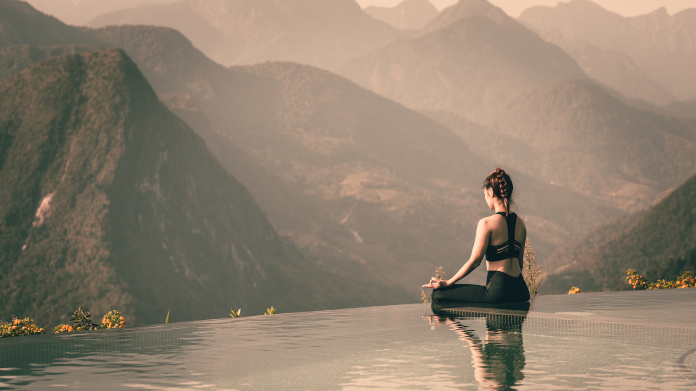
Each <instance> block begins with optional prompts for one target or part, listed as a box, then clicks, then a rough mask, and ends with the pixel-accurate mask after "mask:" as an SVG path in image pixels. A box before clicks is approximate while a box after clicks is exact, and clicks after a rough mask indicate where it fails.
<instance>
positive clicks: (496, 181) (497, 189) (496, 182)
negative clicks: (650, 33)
mask: <svg viewBox="0 0 696 391" xmlns="http://www.w3.org/2000/svg"><path fill="white" fill-rule="evenodd" d="M483 188H484V189H493V195H494V196H496V197H497V198H500V199H501V200H503V203H505V210H506V213H508V214H509V213H510V204H512V188H513V187H512V179H510V175H508V174H507V173H506V172H505V170H503V169H502V168H500V167H498V168H496V169H495V171H493V172H492V173H490V175H488V176H487V177H486V180H485V181H483Z"/></svg>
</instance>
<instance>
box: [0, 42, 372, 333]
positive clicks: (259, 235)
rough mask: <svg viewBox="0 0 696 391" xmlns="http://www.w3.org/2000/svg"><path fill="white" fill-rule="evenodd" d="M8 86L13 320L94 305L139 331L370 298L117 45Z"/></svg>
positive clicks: (38, 68) (5, 265)
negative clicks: (325, 266) (296, 241)
mask: <svg viewBox="0 0 696 391" xmlns="http://www.w3.org/2000/svg"><path fill="white" fill-rule="evenodd" d="M0 91H1V93H0V113H2V114H1V115H0V129H2V130H1V131H0V145H1V146H2V148H0V151H2V154H1V155H0V178H1V181H2V183H3V186H2V189H0V232H1V234H0V248H1V249H2V250H1V251H0V257H1V258H0V271H1V273H0V275H1V276H2V277H1V278H0V286H1V287H2V292H0V298H2V299H1V300H0V304H1V307H0V308H1V311H2V313H3V314H6V316H3V317H4V318H6V317H7V316H9V314H16V315H18V316H32V317H35V318H36V319H37V320H38V321H39V322H41V323H44V324H45V323H48V324H50V323H55V322H57V321H58V320H62V321H65V320H67V319H66V316H67V313H68V312H70V311H72V310H74V309H76V308H77V307H78V306H88V307H89V308H90V309H91V310H92V311H93V312H94V313H95V314H101V313H105V312H106V311H107V310H109V309H112V308H116V309H119V310H121V311H123V312H124V313H125V314H126V315H127V316H128V318H129V319H130V322H131V324H138V323H153V322H161V321H163V320H164V316H165V315H166V313H167V311H168V310H171V313H172V317H171V319H172V320H191V319H203V318H210V317H224V316H227V311H228V310H229V308H231V307H232V306H236V307H239V306H241V307H243V308H246V309H247V312H248V313H260V312H262V311H263V309H265V308H266V306H269V305H271V304H273V305H275V306H276V307H278V308H281V309H283V310H285V311H297V310H308V309H317V308H322V307H323V308H330V307H333V308H335V307H342V306H351V305H356V304H366V303H369V302H370V299H369V297H364V296H363V299H366V300H367V301H361V300H360V299H358V300H357V301H356V300H355V299H356V298H357V297H360V296H361V294H362V293H361V292H369V291H370V290H369V289H367V290H361V289H360V288H359V287H356V286H355V285H351V286H352V287H353V289H356V292H354V293H353V294H351V295H350V296H346V287H347V286H348V285H349V283H348V282H346V281H345V280H338V279H336V278H334V277H332V275H331V274H326V273H322V272H321V271H320V270H319V269H318V268H317V266H316V265H311V264H310V263H309V262H308V261H307V260H306V259H305V258H304V257H303V256H302V254H301V253H300V252H299V251H297V250H296V249H295V247H294V246H293V245H292V244H290V243H288V242H286V241H285V240H284V239H282V238H281V237H279V236H278V235H277V233H276V232H275V230H274V229H273V227H272V226H271V225H270V224H269V223H268V221H267V219H266V217H265V215H264V213H263V212H262V211H261V209H260V208H258V206H257V205H256V203H255V202H254V200H253V198H252V197H251V196H250V194H249V193H248V192H247V191H246V189H245V188H244V187H243V186H242V185H240V184H239V183H238V182H237V181H236V180H235V179H234V178H233V177H231V176H230V174H229V173H228V172H227V171H226V170H225V169H224V168H222V167H221V166H220V165H219V163H218V161H217V160H216V159H215V158H214V157H213V156H212V155H211V154H210V152H209V151H208V149H207V147H206V146H205V143H204V142H203V140H202V139H201V138H200V137H198V136H197V135H196V134H195V133H194V132H193V131H192V130H191V129H190V128H189V127H188V126H187V125H186V124H185V123H184V122H183V121H181V120H180V119H179V118H177V117H176V116H174V115H173V114H171V112H169V111H168V110H167V109H166V108H165V107H164V106H163V105H162V104H161V103H160V101H159V100H158V99H157V96H156V95H155V93H154V92H153V91H152V89H151V87H150V86H149V84H148V83H147V81H146V80H145V79H144V78H143V77H142V75H141V74H140V72H139V71H138V69H137V67H136V65H135V64H134V63H133V62H132V61H131V60H130V59H129V58H128V57H127V56H126V55H125V54H124V53H123V52H122V51H121V50H118V49H113V50H109V51H105V52H91V53H86V54H79V55H71V56H67V57H59V58H55V59H49V60H45V61H44V62H41V63H38V64H37V65H35V66H32V67H30V68H28V69H26V70H24V71H22V72H20V73H18V74H16V75H14V76H11V77H9V78H6V79H3V80H2V81H0ZM308 280H310V281H314V282H313V283H312V284H311V285H307V281H308ZM365 295H368V293H365Z"/></svg>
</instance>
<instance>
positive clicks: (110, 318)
mask: <svg viewBox="0 0 696 391" xmlns="http://www.w3.org/2000/svg"><path fill="white" fill-rule="evenodd" d="M122 327H126V319H125V318H124V317H123V315H121V313H120V312H118V311H116V310H111V311H109V312H108V313H107V314H106V315H104V317H103V318H102V324H101V328H103V329H118V328H122Z"/></svg>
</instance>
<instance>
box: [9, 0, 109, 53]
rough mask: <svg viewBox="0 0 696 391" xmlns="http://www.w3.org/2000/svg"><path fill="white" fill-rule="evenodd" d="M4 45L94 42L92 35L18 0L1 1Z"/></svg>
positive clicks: (90, 43) (89, 43)
mask: <svg viewBox="0 0 696 391" xmlns="http://www.w3.org/2000/svg"><path fill="white" fill-rule="evenodd" d="M0 27H2V28H0V47H4V46H13V45H34V46H37V45H43V46H48V45H66V44H69V45H93V44H95V43H96V41H95V40H94V38H93V37H92V36H90V35H89V34H84V33H82V32H81V31H80V30H79V29H77V28H74V27H71V26H67V25H65V24H63V23H62V22H61V21H60V20H58V19H56V18H54V17H51V16H48V15H45V14H43V13H42V12H39V11H37V10H36V9H34V8H33V7H32V6H30V5H29V4H27V3H25V2H23V1H17V0H2V1H0Z"/></svg>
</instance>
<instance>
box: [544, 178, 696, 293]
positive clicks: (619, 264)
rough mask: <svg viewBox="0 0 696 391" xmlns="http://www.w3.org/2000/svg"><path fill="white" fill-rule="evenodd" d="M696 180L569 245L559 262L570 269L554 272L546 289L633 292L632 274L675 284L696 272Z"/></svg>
mask: <svg viewBox="0 0 696 391" xmlns="http://www.w3.org/2000/svg"><path fill="white" fill-rule="evenodd" d="M694 199H696V176H693V177H691V178H690V179H689V180H687V181H686V182H685V183H684V184H682V185H681V186H679V187H678V188H677V189H676V190H675V191H674V192H672V193H671V194H670V195H669V196H668V197H666V198H665V199H664V200H662V201H661V202H660V203H658V204H656V205H654V206H653V207H651V208H649V209H648V210H646V211H641V212H639V213H637V214H635V215H633V216H630V217H626V218H623V219H620V220H618V221H616V222H614V223H612V224H609V225H607V226H604V227H601V228H599V229H597V230H594V231H592V232H590V233H588V234H587V235H583V236H582V237H581V238H579V239H578V240H575V241H573V242H571V243H569V244H568V245H566V246H563V247H562V248H560V249H559V250H558V252H557V253H556V255H554V257H553V258H557V257H564V258H566V259H567V261H569V262H568V263H567V264H566V265H563V266H562V267H559V268H557V269H553V272H552V274H551V275H550V276H549V279H548V281H546V282H545V285H546V286H545V287H544V291H545V292H547V293H563V292H564V291H567V290H568V287H569V286H571V285H576V286H578V287H580V288H581V289H582V290H584V291H602V290H605V291H606V290H624V289H630V286H629V285H628V284H627V283H626V281H625V278H626V270H628V269H629V268H631V269H634V270H636V271H637V272H638V274H641V275H643V276H644V277H645V279H646V280H647V281H648V282H653V281H656V280H658V279H668V280H674V279H675V278H676V277H677V276H679V275H680V274H681V273H682V272H684V271H687V270H688V271H691V272H694V270H696V244H694V241H693V238H694V237H696V208H694V202H693V201H694Z"/></svg>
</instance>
